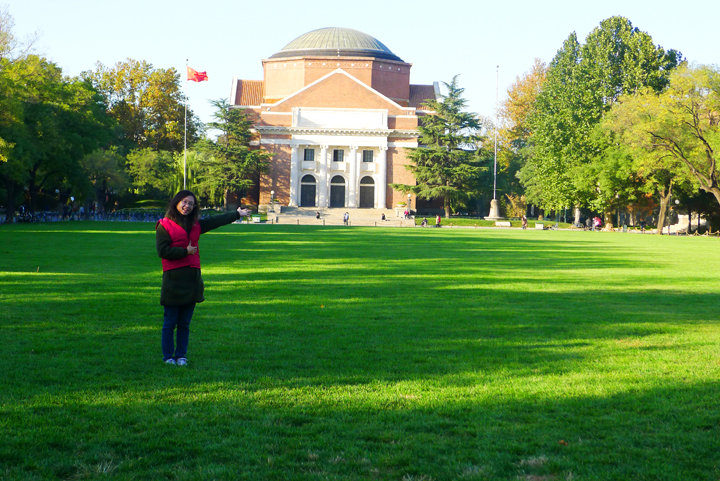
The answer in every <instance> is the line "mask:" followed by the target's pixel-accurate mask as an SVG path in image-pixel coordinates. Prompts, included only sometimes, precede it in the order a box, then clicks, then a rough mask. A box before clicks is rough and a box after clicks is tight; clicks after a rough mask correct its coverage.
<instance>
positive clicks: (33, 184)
mask: <svg viewBox="0 0 720 481" xmlns="http://www.w3.org/2000/svg"><path fill="white" fill-rule="evenodd" d="M0 77H3V80H2V84H3V86H4V88H5V89H6V92H8V93H9V94H10V95H12V96H13V101H12V102H11V107H12V113H11V114H10V115H5V116H2V117H3V119H2V121H0V138H3V139H4V140H5V141H6V143H7V144H8V145H9V144H11V145H12V148H11V149H8V150H7V154H6V157H7V161H6V162H4V163H3V164H0V179H1V180H2V183H3V184H4V186H5V196H6V209H7V211H8V213H9V214H10V215H12V211H13V210H14V208H15V200H16V196H17V193H18V192H20V191H23V190H24V191H26V193H27V198H26V199H25V201H26V202H28V204H29V207H30V209H31V210H34V209H36V208H37V207H38V206H39V205H38V200H41V199H47V198H50V197H53V196H54V192H55V190H56V189H58V188H59V187H60V188H62V189H63V190H74V191H76V192H81V191H84V190H85V187H86V186H87V177H86V176H85V175H84V173H83V171H82V169H81V167H80V164H79V161H80V159H81V158H82V157H83V156H85V155H86V154H88V153H90V152H92V151H93V150H95V149H97V148H99V147H101V146H104V145H106V144H107V143H108V142H109V141H110V139H111V136H110V133H111V130H112V125H113V123H112V119H110V118H109V117H108V116H107V115H106V112H105V106H104V105H103V103H102V98H101V97H100V96H99V95H98V94H97V92H96V91H95V90H94V89H93V88H92V86H91V85H90V84H89V83H88V82H85V81H83V80H79V79H72V78H65V77H63V75H62V71H61V69H60V68H59V67H58V66H56V65H55V64H53V63H52V62H49V61H48V60H46V59H44V58H41V57H38V56H36V55H27V56H25V57H22V58H18V59H14V60H8V59H1V60H0ZM51 193H52V194H51Z"/></svg>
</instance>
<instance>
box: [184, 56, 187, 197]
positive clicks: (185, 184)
mask: <svg viewBox="0 0 720 481" xmlns="http://www.w3.org/2000/svg"><path fill="white" fill-rule="evenodd" d="M187 62H188V61H187V59H185V75H186V78H187V65H188V64H187ZM185 84H186V85H187V80H185ZM187 103H188V99H187V96H185V135H184V136H183V189H187Z"/></svg>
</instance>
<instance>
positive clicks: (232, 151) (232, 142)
mask: <svg viewBox="0 0 720 481" xmlns="http://www.w3.org/2000/svg"><path fill="white" fill-rule="evenodd" d="M212 105H213V106H214V107H215V108H216V111H215V113H214V115H213V116H214V118H215V121H214V122H210V123H209V124H208V127H209V128H211V129H214V130H217V131H219V135H218V137H217V140H214V141H213V140H205V141H202V142H199V143H198V144H197V145H196V148H197V149H198V150H200V151H202V152H205V153H208V154H210V155H209V156H206V157H205V161H204V162H203V163H202V164H201V165H202V167H201V168H200V172H199V173H198V177H199V179H198V180H199V181H198V185H199V186H200V188H201V189H203V190H204V191H206V192H221V193H222V199H223V206H224V208H225V209H227V208H228V203H229V198H230V194H232V193H238V194H239V196H240V197H242V194H243V192H244V191H245V190H246V189H248V188H250V187H252V186H253V185H254V184H256V183H257V182H258V180H259V176H260V174H262V173H264V172H266V171H267V168H268V165H269V161H270V154H269V153H268V152H266V151H264V150H260V149H256V148H251V147H250V141H251V140H252V138H253V134H252V132H251V131H250V128H251V127H252V122H250V120H248V118H247V117H246V116H245V113H244V112H243V111H242V110H240V109H233V108H231V106H230V104H229V103H228V102H227V101H226V100H215V101H213V102H212Z"/></svg>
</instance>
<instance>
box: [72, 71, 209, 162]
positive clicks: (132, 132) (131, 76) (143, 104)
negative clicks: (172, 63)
mask: <svg viewBox="0 0 720 481" xmlns="http://www.w3.org/2000/svg"><path fill="white" fill-rule="evenodd" d="M83 75H84V76H85V77H86V78H88V79H89V80H90V81H91V82H92V84H93V85H94V86H95V87H96V88H97V90H98V91H99V92H100V93H101V94H102V95H103V97H104V98H105V101H106V103H107V105H108V106H109V112H110V114H111V115H112V116H113V117H114V118H115V119H116V120H117V122H118V123H119V125H120V126H121V128H122V135H123V138H124V143H125V146H126V148H127V150H128V151H129V150H132V149H135V148H140V149H144V148H151V149H153V150H167V151H169V152H180V151H182V150H183V148H184V132H185V130H184V124H185V102H186V98H185V97H184V95H183V94H182V92H181V86H180V75H179V74H178V72H177V71H176V70H175V69H174V68H169V69H156V68H154V67H153V66H152V64H150V63H148V62H146V61H138V60H133V59H127V60H126V61H124V62H118V63H117V64H116V65H115V66H114V67H112V68H109V67H105V66H104V65H102V64H100V63H99V64H98V65H97V67H96V69H95V71H93V72H85V73H84V74H83ZM201 131H202V125H201V123H200V122H199V120H198V119H197V118H196V117H195V115H194V114H193V112H192V111H191V110H188V111H187V135H188V138H187V141H188V144H192V143H194V142H195V141H197V140H198V139H199V137H200V134H201Z"/></svg>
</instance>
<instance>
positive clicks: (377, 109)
mask: <svg viewBox="0 0 720 481" xmlns="http://www.w3.org/2000/svg"><path fill="white" fill-rule="evenodd" d="M262 64H263V72H264V75H263V80H261V81H260V80H240V79H233V87H232V91H231V96H230V104H231V105H233V106H235V107H237V108H242V109H244V110H245V112H246V113H247V115H248V117H249V118H250V119H251V121H252V122H253V125H254V128H255V129H256V130H257V132H258V137H259V139H258V141H257V142H258V143H259V145H261V146H262V148H264V149H265V150H267V151H268V152H270V153H271V154H272V157H273V158H272V161H271V165H270V169H269V171H268V172H267V173H266V174H264V175H263V176H262V177H261V178H260V180H259V189H258V192H257V197H258V198H257V199H256V200H257V202H258V203H259V205H260V206H263V205H268V204H269V203H270V201H271V197H272V196H274V200H275V201H276V202H277V203H279V204H280V205H281V206H291V207H314V208H326V207H330V208H346V209H352V208H377V209H385V208H392V207H393V206H394V205H396V204H398V203H400V202H404V201H407V197H406V195H405V194H403V193H401V192H398V191H394V190H393V189H392V188H391V187H390V184H392V183H403V184H413V183H414V179H413V176H412V173H411V172H410V171H409V170H407V169H406V168H405V165H407V164H408V158H407V155H406V152H405V148H408V147H417V137H418V131H417V126H418V119H419V118H420V117H422V116H423V115H426V114H428V112H424V111H423V110H422V108H421V107H420V105H421V104H422V103H423V102H424V101H426V100H428V99H434V98H436V97H437V84H435V85H412V84H410V68H411V66H412V65H411V64H409V63H407V62H405V61H403V60H402V59H401V58H400V57H398V56H397V55H395V54H394V53H393V52H392V51H391V50H390V49H389V48H387V47H386V46H385V45H384V44H383V43H382V42H380V41H379V40H377V39H375V38H374V37H372V36H370V35H367V34H364V33H362V32H358V31H356V30H352V29H347V28H322V29H319V30H313V31H311V32H308V33H306V34H304V35H301V36H299V37H298V38H296V39H295V40H293V41H291V42H290V43H288V44H287V45H286V46H285V47H283V48H282V49H281V50H280V51H279V52H277V53H275V54H274V55H272V56H270V58H267V59H265V60H263V61H262Z"/></svg>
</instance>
